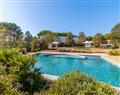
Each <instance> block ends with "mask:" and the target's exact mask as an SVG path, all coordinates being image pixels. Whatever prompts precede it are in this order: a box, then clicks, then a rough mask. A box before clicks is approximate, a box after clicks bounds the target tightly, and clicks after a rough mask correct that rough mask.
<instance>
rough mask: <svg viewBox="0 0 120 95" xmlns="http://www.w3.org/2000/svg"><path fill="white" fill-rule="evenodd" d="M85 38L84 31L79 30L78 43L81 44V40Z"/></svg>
mask: <svg viewBox="0 0 120 95" xmlns="http://www.w3.org/2000/svg"><path fill="white" fill-rule="evenodd" d="M85 40H86V36H85V34H84V32H80V33H79V36H78V44H80V45H83V42H84V41H85Z"/></svg>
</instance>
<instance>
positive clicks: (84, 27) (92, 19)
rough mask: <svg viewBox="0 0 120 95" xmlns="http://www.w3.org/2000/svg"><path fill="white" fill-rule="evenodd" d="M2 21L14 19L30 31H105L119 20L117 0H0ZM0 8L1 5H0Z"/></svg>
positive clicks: (90, 32)
mask: <svg viewBox="0 0 120 95" xmlns="http://www.w3.org/2000/svg"><path fill="white" fill-rule="evenodd" d="M2 1H3V3H2V17H1V18H0V19H1V20H2V21H8V22H15V23H16V24H18V25H19V26H20V27H21V28H22V30H23V32H25V31H27V30H29V31H30V32H31V33H32V34H33V35H36V34H37V33H38V32H39V31H41V30H44V29H48V30H51V31H54V32H72V33H73V34H78V33H79V32H80V31H83V32H85V34H86V35H95V34H96V33H97V32H99V33H108V32H110V31H111V28H112V27H113V26H114V25H115V24H117V23H118V22H119V18H120V17H119V16H120V10H119V9H120V8H119V1H118V0H2ZM0 8H1V7H0Z"/></svg>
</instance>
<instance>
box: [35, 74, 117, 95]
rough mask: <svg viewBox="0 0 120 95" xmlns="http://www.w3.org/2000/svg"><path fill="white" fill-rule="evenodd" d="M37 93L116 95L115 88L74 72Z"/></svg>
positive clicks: (46, 94) (51, 94)
mask: <svg viewBox="0 0 120 95" xmlns="http://www.w3.org/2000/svg"><path fill="white" fill-rule="evenodd" d="M37 95H115V90H114V89H113V88H110V87H109V86H108V85H106V84H103V83H102V84H101V83H100V82H98V81H97V80H95V79H93V78H91V77H89V76H87V75H85V74H83V73H79V72H73V73H70V74H67V75H65V76H63V77H62V78H60V79H58V80H57V81H55V82H53V84H51V86H50V88H49V89H48V90H47V91H42V92H41V93H40V94H37Z"/></svg>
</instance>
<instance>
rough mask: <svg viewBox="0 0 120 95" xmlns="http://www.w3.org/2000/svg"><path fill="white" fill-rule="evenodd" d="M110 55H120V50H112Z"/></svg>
mask: <svg viewBox="0 0 120 95" xmlns="http://www.w3.org/2000/svg"><path fill="white" fill-rule="evenodd" d="M109 55H114V56H120V50H112V51H110V52H109Z"/></svg>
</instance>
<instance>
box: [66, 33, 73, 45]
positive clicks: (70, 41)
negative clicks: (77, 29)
mask: <svg viewBox="0 0 120 95" xmlns="http://www.w3.org/2000/svg"><path fill="white" fill-rule="evenodd" d="M65 44H66V45H67V46H73V44H74V38H73V34H72V33H71V32H69V33H68V34H67V36H66V39H65Z"/></svg>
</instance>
